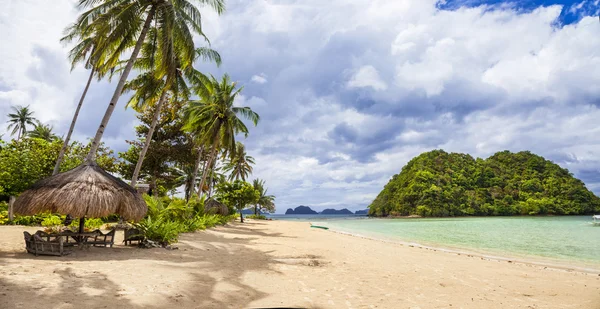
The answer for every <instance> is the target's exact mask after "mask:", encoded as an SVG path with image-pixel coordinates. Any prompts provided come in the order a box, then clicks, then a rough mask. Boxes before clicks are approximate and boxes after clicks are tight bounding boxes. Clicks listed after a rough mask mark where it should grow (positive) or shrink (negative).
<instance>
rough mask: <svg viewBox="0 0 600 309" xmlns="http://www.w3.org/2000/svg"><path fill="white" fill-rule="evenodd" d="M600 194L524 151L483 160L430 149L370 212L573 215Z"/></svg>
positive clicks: (592, 206) (593, 207)
mask: <svg viewBox="0 0 600 309" xmlns="http://www.w3.org/2000/svg"><path fill="white" fill-rule="evenodd" d="M594 212H600V198H598V197H597V196H596V195H594V194H593V193H592V192H591V191H589V190H588V189H587V188H586V187H585V184H584V183H583V182H582V181H581V180H579V179H577V178H575V177H573V175H572V174H571V173H569V171H568V170H567V169H564V168H562V167H560V166H558V165H557V164H555V163H553V162H551V161H549V160H546V159H544V158H543V157H541V156H538V155H535V154H532V153H531V152H528V151H522V152H518V153H511V152H509V151H502V152H498V153H496V154H494V155H493V156H491V157H489V158H487V159H480V158H477V159H474V158H473V157H472V156H470V155H468V154H462V153H447V152H445V151H443V150H434V151H430V152H425V153H422V154H421V155H419V156H417V157H415V158H413V159H412V160H410V162H408V163H407V164H406V165H405V166H404V167H403V168H402V171H401V172H400V174H396V175H394V176H393V177H392V179H391V180H390V181H389V182H388V183H387V185H385V187H384V188H383V191H381V192H380V193H379V195H378V196H377V197H376V198H375V200H374V201H373V202H372V203H371V205H370V206H369V215H371V216H409V215H419V216H423V217H446V216H508V215H544V214H547V215H577V214H592V213H594Z"/></svg>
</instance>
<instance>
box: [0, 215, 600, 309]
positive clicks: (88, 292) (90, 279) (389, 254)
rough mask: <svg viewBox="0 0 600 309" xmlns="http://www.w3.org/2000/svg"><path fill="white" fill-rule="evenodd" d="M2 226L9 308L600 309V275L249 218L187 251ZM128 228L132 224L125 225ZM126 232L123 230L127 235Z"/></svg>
mask: <svg viewBox="0 0 600 309" xmlns="http://www.w3.org/2000/svg"><path fill="white" fill-rule="evenodd" d="M24 230H29V231H30V232H34V231H35V230H36V229H35V228H34V229H31V228H25V227H18V226H17V227H13V226H2V227H0V235H1V241H0V308H86V309H88V308H264V307H309V308H450V307H451V308H600V276H598V274H591V273H584V272H577V271H565V270H559V269H553V268H544V267H543V266H534V265H529V264H521V263H509V262H506V261H492V260H486V259H481V258H479V257H474V256H471V257H469V256H466V255H457V254H453V253H445V252H440V251H436V252H434V251H432V250H426V249H420V248H416V247H408V246H402V245H399V244H389V243H384V242H379V241H374V240H368V239H362V238H358V237H353V236H349V235H342V234H337V233H332V232H329V231H324V230H320V229H311V228H309V224H308V223H298V222H282V221H248V223H244V224H240V223H235V224H230V225H229V226H226V227H219V228H216V229H213V230H210V231H206V232H198V233H194V234H186V235H183V236H182V237H181V239H180V243H178V244H177V245H176V246H178V247H179V250H174V251H168V250H165V249H149V250H146V249H138V248H134V247H125V246H123V245H120V244H119V245H116V246H115V247H114V248H112V249H111V248H91V249H89V250H79V249H76V251H75V252H74V253H73V254H72V255H70V256H65V257H35V256H33V255H31V254H26V253H25V250H24V242H23V233H22V232H23V231H24ZM117 236H118V237H122V232H119V233H118V234H117ZM118 242H120V240H118Z"/></svg>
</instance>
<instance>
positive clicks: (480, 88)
mask: <svg viewBox="0 0 600 309" xmlns="http://www.w3.org/2000/svg"><path fill="white" fill-rule="evenodd" d="M75 2H76V1H75V0H56V1H52V2H49V1H43V0H22V1H16V0H9V1H8V5H6V6H5V9H4V10H3V11H2V12H0V40H2V42H3V43H4V44H3V46H2V47H1V48H0V57H2V59H4V63H3V65H2V67H1V68H0V132H2V131H4V130H5V122H6V118H5V115H6V113H7V111H8V109H9V107H10V106H11V105H31V107H32V109H33V110H34V111H35V112H36V115H37V116H38V118H39V119H40V120H42V121H43V122H47V123H50V124H52V125H54V127H55V129H56V131H57V132H59V133H60V132H65V131H66V129H67V126H68V124H69V121H70V118H71V116H72V110H73V108H74V106H75V104H76V103H77V99H78V98H79V95H80V92H81V91H82V89H83V86H84V83H85V80H86V76H87V74H86V72H85V70H83V69H82V68H76V69H75V70H74V71H73V72H70V70H69V65H68V62H67V59H66V58H67V55H66V51H67V50H68V46H67V47H66V46H62V45H61V44H59V42H58V39H59V38H60V35H61V33H62V30H63V28H64V27H65V26H66V25H68V24H69V23H70V22H72V21H73V20H74V19H75V17H76V16H77V13H78V12H77V11H76V10H75V8H74V3H75ZM599 2H600V1H599V0H587V1H512V2H505V1H471V0H463V1H461V0H457V1H444V2H442V1H437V0H353V1H347V0H330V1H321V0H229V1H227V6H228V10H227V12H226V13H225V14H224V15H223V16H220V17H218V16H216V15H215V14H213V13H212V12H209V11H208V10H203V14H204V16H203V20H204V29H205V31H206V33H207V35H208V36H209V38H210V39H211V42H212V47H213V48H215V49H217V50H218V51H219V52H220V53H221V55H222V57H223V61H224V63H223V65H222V66H221V67H220V68H215V67H214V66H213V65H210V64H202V63H199V64H198V66H199V67H200V68H201V69H202V70H204V71H206V72H210V73H213V74H215V75H221V74H223V73H225V72H227V73H229V74H230V75H231V76H232V78H233V79H234V80H236V81H238V82H239V83H241V84H243V85H244V92H243V97H242V98H241V99H240V101H239V102H238V104H240V105H247V106H250V107H252V108H253V109H254V110H256V111H257V112H258V113H259V114H260V115H261V117H262V121H261V123H260V124H259V126H258V127H256V128H252V129H251V132H250V136H249V138H248V139H246V140H245V141H244V142H245V143H246V145H247V148H248V151H249V154H250V155H252V156H254V157H255V158H256V162H257V165H256V167H255V176H256V177H260V178H263V179H265V180H266V182H267V184H268V187H269V191H270V192H271V193H272V194H274V195H276V196H277V200H276V204H277V208H278V212H283V211H285V209H286V208H290V207H295V206H298V205H309V206H311V207H313V208H314V209H319V210H320V209H324V208H343V207H347V208H350V209H363V208H365V207H366V206H367V205H368V204H369V203H370V201H371V200H372V199H373V198H374V197H375V196H376V195H377V193H378V192H379V191H380V190H381V188H382V187H383V185H385V183H386V182H387V181H388V180H389V178H390V177H391V176H392V175H393V174H395V173H398V172H399V171H400V169H401V168H402V166H403V165H404V164H406V162H407V161H408V160H410V159H411V158H412V157H414V156H416V155H418V154H420V153H421V152H424V151H428V150H432V149H439V148H441V149H445V150H446V151H455V152H466V153H470V154H471V155H473V156H477V157H487V156H489V155H491V154H493V153H494V152H497V151H502V150H505V149H508V150H511V151H520V150H531V151H533V152H534V153H537V154H540V155H542V156H544V157H546V158H549V159H551V160H553V161H554V162H556V163H558V164H560V165H561V166H563V167H566V168H568V169H569V170H570V171H571V172H573V173H574V174H575V175H576V176H577V177H580V178H581V179H583V180H584V181H585V183H586V185H587V186H588V188H590V189H592V190H593V191H594V192H596V193H600V172H599V170H600V159H598V158H600V140H599V139H598V136H599V134H598V133H599V131H600V127H598V125H597V123H598V121H597V119H600V110H599V108H598V107H599V104H600V87H598V85H600V22H598V17H597V15H598V13H599V12H598V10H599V7H600V6H599ZM197 42H198V43H200V42H201V40H200V39H198V41H197ZM113 89H114V85H113V84H110V83H108V82H106V81H102V82H100V83H95V84H94V85H92V87H91V89H90V92H89V96H88V100H87V103H86V105H85V106H84V108H83V110H82V114H81V118H80V121H79V123H78V125H77V127H76V133H75V134H76V138H77V139H80V140H84V139H86V138H88V137H90V136H92V135H93V133H94V132H95V130H96V128H97V125H98V123H99V121H100V118H101V115H102V113H103V111H104V109H105V108H106V104H107V103H108V100H109V99H110V95H111V94H112V91H113ZM126 99H127V98H126V97H124V98H122V99H121V101H120V103H119V107H117V110H116V112H115V114H114V116H113V118H112V120H111V122H110V124H109V127H108V129H107V131H106V134H105V138H104V141H105V142H106V143H108V144H109V145H110V146H111V147H113V148H114V149H116V150H117V151H123V150H125V149H126V147H127V143H126V142H125V140H127V139H132V138H133V137H134V131H133V126H135V124H136V119H135V116H134V114H133V112H131V111H127V110H125V109H124V107H123V106H124V102H125V101H126ZM4 138H5V139H6V138H7V135H5V137H4Z"/></svg>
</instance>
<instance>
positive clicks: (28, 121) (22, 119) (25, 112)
mask: <svg viewBox="0 0 600 309" xmlns="http://www.w3.org/2000/svg"><path fill="white" fill-rule="evenodd" d="M12 110H13V111H14V113H10V114H8V123H9V125H8V129H9V130H10V129H12V132H11V133H10V135H15V133H17V140H20V139H21V137H22V136H25V133H27V125H31V126H35V121H36V119H35V118H34V117H33V112H32V111H31V110H29V105H28V106H25V107H23V106H12Z"/></svg>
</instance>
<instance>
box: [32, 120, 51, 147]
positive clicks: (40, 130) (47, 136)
mask: <svg viewBox="0 0 600 309" xmlns="http://www.w3.org/2000/svg"><path fill="white" fill-rule="evenodd" d="M52 129H53V128H52V126H51V125H46V124H43V123H41V122H39V121H38V122H37V124H36V125H35V127H34V128H33V130H31V131H29V132H27V136H28V137H31V138H40V139H43V140H45V141H48V142H52V141H55V140H57V139H58V136H56V134H54V133H53V132H52Z"/></svg>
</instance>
